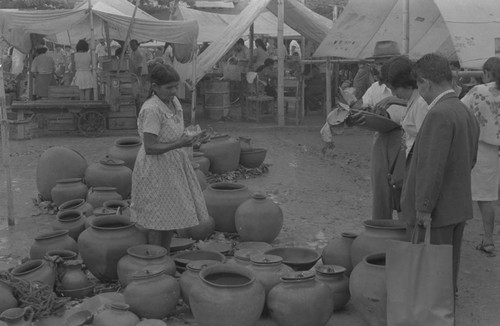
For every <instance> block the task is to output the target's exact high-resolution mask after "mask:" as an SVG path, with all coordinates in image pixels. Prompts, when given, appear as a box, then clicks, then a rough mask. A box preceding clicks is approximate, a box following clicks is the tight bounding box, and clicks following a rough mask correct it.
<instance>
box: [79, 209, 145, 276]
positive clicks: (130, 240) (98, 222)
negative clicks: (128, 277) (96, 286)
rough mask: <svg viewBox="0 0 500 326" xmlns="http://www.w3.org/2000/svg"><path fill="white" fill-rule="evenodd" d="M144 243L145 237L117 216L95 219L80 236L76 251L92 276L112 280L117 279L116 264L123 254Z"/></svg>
mask: <svg viewBox="0 0 500 326" xmlns="http://www.w3.org/2000/svg"><path fill="white" fill-rule="evenodd" d="M146 242H147V238H146V235H145V234H143V233H141V232H140V231H139V230H138V229H137V228H136V227H135V223H127V222H126V221H124V220H123V218H121V217H120V216H99V217H96V218H95V219H94V220H93V221H92V223H91V224H90V227H89V228H88V229H86V230H85V231H83V232H82V233H81V234H80V237H79V238H78V248H79V249H80V255H81V256H82V259H83V262H84V263H85V265H86V266H87V268H88V269H89V270H90V272H91V273H92V274H93V275H94V276H95V277H97V278H98V279H99V280H101V281H112V280H116V279H118V274H117V266H118V261H119V260H120V259H121V258H122V257H123V256H125V255H126V254H127V249H128V248H130V247H133V246H136V245H140V244H146Z"/></svg>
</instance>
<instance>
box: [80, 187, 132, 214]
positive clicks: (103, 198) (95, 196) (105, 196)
mask: <svg viewBox="0 0 500 326" xmlns="http://www.w3.org/2000/svg"><path fill="white" fill-rule="evenodd" d="M122 199H123V197H122V195H120V194H119V193H118V192H117V190H116V188H115V187H93V188H90V189H89V192H88V193H87V201H88V202H89V203H90V204H91V205H92V207H94V209H96V208H99V207H102V205H103V204H104V203H105V202H107V201H108V200H122Z"/></svg>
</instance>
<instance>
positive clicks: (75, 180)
mask: <svg viewBox="0 0 500 326" xmlns="http://www.w3.org/2000/svg"><path fill="white" fill-rule="evenodd" d="M73 182H82V183H83V178H64V179H58V180H56V183H73Z"/></svg>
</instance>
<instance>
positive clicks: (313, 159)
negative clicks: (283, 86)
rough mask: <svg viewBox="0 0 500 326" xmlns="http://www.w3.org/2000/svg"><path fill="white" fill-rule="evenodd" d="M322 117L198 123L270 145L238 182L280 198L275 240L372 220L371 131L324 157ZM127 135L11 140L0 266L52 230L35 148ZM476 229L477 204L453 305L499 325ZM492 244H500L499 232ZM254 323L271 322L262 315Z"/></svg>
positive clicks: (92, 147) (342, 315)
mask: <svg viewBox="0 0 500 326" xmlns="http://www.w3.org/2000/svg"><path fill="white" fill-rule="evenodd" d="M322 123H323V122H322V119H321V117H319V116H312V117H307V120H306V122H305V124H304V125H303V126H301V127H299V128H296V127H285V128H277V127H276V126H275V125H273V124H272V123H261V124H255V123H243V122H238V123H236V122H231V123H217V122H214V121H212V122H207V121H204V122H202V125H205V126H206V125H207V124H210V125H211V126H212V127H213V128H214V129H215V130H216V131H219V132H227V133H229V134H230V135H232V136H235V137H236V136H248V137H251V138H252V143H253V145H254V147H264V148H267V149H268V150H269V151H268V156H267V159H266V162H267V163H269V164H271V167H270V171H269V173H268V174H266V175H263V176H260V177H258V178H254V179H247V180H240V181H239V182H241V183H243V184H245V185H247V186H248V187H249V188H250V190H252V191H254V192H257V191H260V192H264V193H267V194H268V195H270V196H272V197H273V198H274V199H275V200H277V201H278V202H279V203H280V205H281V208H282V209H283V212H284V215H285V222H284V226H283V230H282V232H281V234H280V236H279V237H278V239H277V240H276V241H275V243H274V244H275V245H280V244H282V245H283V244H284V245H297V246H308V247H312V248H317V249H318V250H320V249H321V248H322V247H324V246H325V245H326V242H327V241H328V239H331V238H336V237H339V236H340V233H341V232H345V231H354V232H357V233H360V232H362V231H363V226H362V221H364V220H367V219H370V213H369V212H370V205H371V203H370V201H371V193H370V180H369V164H370V162H369V160H370V159H369V153H370V147H371V140H372V135H371V133H370V132H367V131H365V130H362V129H345V130H344V131H343V134H341V135H338V136H336V148H335V150H334V155H328V156H324V155H323V154H322V153H321V147H322V145H323V143H322V141H321V138H320V135H319V129H320V127H321V125H322ZM125 134H127V135H130V134H133V131H131V132H123V133H116V132H113V133H111V132H107V134H106V135H104V136H103V137H99V138H83V137H79V136H78V135H76V134H71V135H62V136H61V134H59V135H57V136H53V137H44V138H37V139H32V140H23V141H11V143H10V144H11V153H12V155H11V156H12V157H11V165H12V178H13V188H14V206H15V218H16V223H17V224H16V226H14V227H11V228H7V227H6V223H5V218H6V202H5V198H6V191H5V186H4V181H5V175H4V171H3V169H2V171H0V172H1V176H0V180H1V188H0V197H1V198H2V203H1V206H0V218H2V219H4V220H3V224H2V225H3V226H0V270H4V269H7V268H10V267H12V266H15V265H17V264H18V263H19V262H20V260H21V259H22V258H24V257H26V256H27V255H28V251H29V247H30V245H31V244H32V239H33V237H34V236H35V235H36V234H38V233H40V232H42V231H47V230H49V229H50V222H51V221H53V220H54V219H55V216H54V215H40V211H39V209H38V208H37V207H35V206H34V205H33V203H32V198H34V197H35V196H36V194H37V189H36V184H35V171H36V166H37V160H38V157H39V155H40V153H41V152H42V151H43V150H45V149H46V148H48V147H49V146H55V145H64V146H70V147H72V148H74V149H76V150H77V151H79V152H80V153H82V154H83V155H84V156H85V157H86V158H87V160H88V162H89V163H91V162H94V161H96V160H98V159H99V158H100V157H102V156H103V155H105V154H106V152H107V150H108V148H109V147H111V146H112V144H113V141H114V140H115V139H116V138H118V137H119V136H122V135H125ZM497 210H499V211H500V209H498V208H497ZM497 223H498V219H497ZM481 232H482V223H481V220H480V215H479V213H478V210H477V207H475V217H474V219H473V220H472V221H470V222H469V223H468V227H467V228H466V232H465V236H464V242H463V250H462V263H461V272H460V278H459V287H460V290H459V296H458V300H457V305H456V306H457V308H456V319H457V323H456V324H457V325H458V326H473V325H481V326H490V325H498V324H499V322H498V317H499V316H500V311H499V307H500V258H499V257H498V256H497V257H486V256H484V255H483V254H481V253H480V252H479V251H477V250H475V249H474V247H475V245H476V244H477V243H478V242H479V241H480V239H481V238H480V235H481ZM496 234H498V232H497V233H496ZM496 246H497V248H500V241H499V240H498V237H497V239H496ZM188 319H189V318H188ZM60 322H61V320H59V321H56V320H53V321H51V322H50V323H46V325H52V326H55V325H59V323H60ZM190 324H193V323H190ZM0 325H2V324H1V322H0ZM171 325H181V323H180V322H179V321H176V320H174V319H172V320H169V326H171ZM259 325H274V323H272V322H271V321H269V320H261V321H260V322H259ZM328 325H350V326H362V325H365V323H364V322H363V321H362V320H361V318H360V316H359V315H358V314H357V313H356V311H355V310H354V308H353V306H352V305H350V304H349V305H348V306H347V307H346V308H345V309H344V310H342V311H340V312H338V313H336V314H334V315H333V317H332V319H331V320H330V322H329V323H328ZM224 326H232V325H224Z"/></svg>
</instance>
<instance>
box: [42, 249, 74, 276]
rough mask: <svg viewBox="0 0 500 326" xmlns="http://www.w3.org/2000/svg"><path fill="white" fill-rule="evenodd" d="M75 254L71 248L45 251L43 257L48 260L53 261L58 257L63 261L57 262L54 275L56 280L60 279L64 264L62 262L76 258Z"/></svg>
mask: <svg viewBox="0 0 500 326" xmlns="http://www.w3.org/2000/svg"><path fill="white" fill-rule="evenodd" d="M77 256H78V255H77V254H76V252H74V251H71V250H49V251H47V253H46V255H45V257H46V259H47V260H49V261H54V260H56V259H58V258H60V259H62V261H63V263H62V264H61V263H58V264H57V267H56V277H57V279H58V280H60V279H61V277H62V275H63V273H64V270H65V266H64V262H67V261H70V260H75V259H76V258H77Z"/></svg>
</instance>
